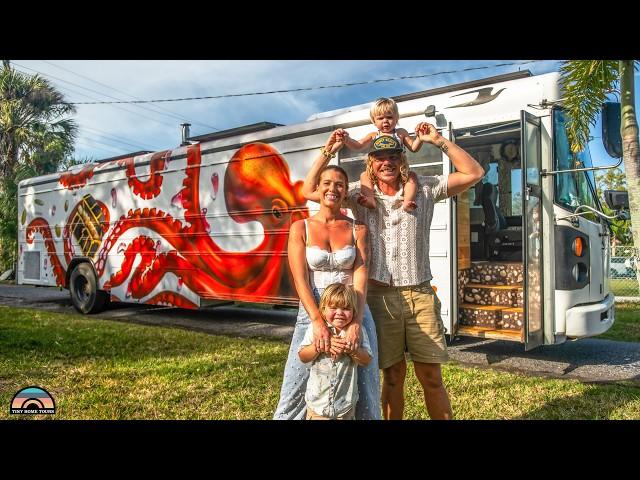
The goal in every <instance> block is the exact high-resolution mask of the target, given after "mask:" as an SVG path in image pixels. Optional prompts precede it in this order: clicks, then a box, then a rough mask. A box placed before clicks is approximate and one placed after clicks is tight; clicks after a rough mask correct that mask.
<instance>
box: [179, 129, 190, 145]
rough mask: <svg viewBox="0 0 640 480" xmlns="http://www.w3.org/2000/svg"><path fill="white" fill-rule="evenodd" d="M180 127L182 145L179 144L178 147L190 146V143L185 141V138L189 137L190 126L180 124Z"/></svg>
mask: <svg viewBox="0 0 640 480" xmlns="http://www.w3.org/2000/svg"><path fill="white" fill-rule="evenodd" d="M180 126H181V127H182V143H181V144H180V146H181V147H184V146H185V145H191V143H190V142H189V141H188V140H187V138H189V137H190V136H191V134H190V133H189V127H190V126H191V124H190V123H181V124H180Z"/></svg>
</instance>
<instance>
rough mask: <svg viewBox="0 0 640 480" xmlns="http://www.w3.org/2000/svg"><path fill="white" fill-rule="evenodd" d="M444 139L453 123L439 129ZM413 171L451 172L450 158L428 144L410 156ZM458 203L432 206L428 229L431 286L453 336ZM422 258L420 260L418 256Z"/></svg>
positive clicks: (438, 173)
mask: <svg viewBox="0 0 640 480" xmlns="http://www.w3.org/2000/svg"><path fill="white" fill-rule="evenodd" d="M438 131H439V132H440V134H441V135H442V136H443V137H444V138H448V139H451V124H449V126H448V128H442V129H440V128H439V129H438ZM410 158H412V159H415V160H414V161H410V163H411V170H413V171H415V172H416V174H418V175H446V174H448V173H450V172H451V161H450V160H449V157H448V156H447V155H445V154H444V153H443V152H442V151H441V150H440V149H439V148H437V147H435V146H432V145H429V144H426V145H423V146H422V148H421V149H420V152H419V155H416V154H413V155H411V157H410ZM455 218H456V217H455V202H454V200H453V199H452V198H447V199H445V200H442V201H440V202H438V203H436V204H435V205H434V207H433V218H432V220H431V228H430V230H429V263H430V267H431V275H432V276H433V279H432V280H431V285H433V287H434V288H435V289H436V293H437V295H438V298H439V300H440V303H441V311H440V315H441V316H442V322H443V323H444V326H445V329H446V333H447V334H448V335H450V336H451V338H453V335H454V334H455V331H456V328H457V322H458V319H457V315H456V310H457V302H455V301H453V299H455V298H456V297H457V291H458V290H457V262H456V255H455V251H456V250H455V249H456V242H455V239H456V231H455V221H454V219H455ZM418 260H419V259H418Z"/></svg>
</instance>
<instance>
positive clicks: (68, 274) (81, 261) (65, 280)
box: [64, 257, 97, 289]
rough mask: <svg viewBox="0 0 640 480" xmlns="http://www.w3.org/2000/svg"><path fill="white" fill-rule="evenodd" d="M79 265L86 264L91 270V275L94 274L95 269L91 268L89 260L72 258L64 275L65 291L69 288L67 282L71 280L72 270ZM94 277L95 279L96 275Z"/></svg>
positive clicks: (91, 264)
mask: <svg viewBox="0 0 640 480" xmlns="http://www.w3.org/2000/svg"><path fill="white" fill-rule="evenodd" d="M80 263H88V264H89V265H90V266H91V268H92V269H93V273H95V272H96V269H95V267H94V266H93V262H92V261H91V260H89V259H88V258H84V257H80V258H74V259H73V260H71V263H70V264H69V266H68V267H67V274H66V276H65V279H64V288H66V289H68V288H69V280H70V279H71V272H73V270H74V268H76V267H77V266H78V265H79V264H80ZM96 277H97V275H96Z"/></svg>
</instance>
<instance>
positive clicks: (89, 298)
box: [69, 262, 109, 313]
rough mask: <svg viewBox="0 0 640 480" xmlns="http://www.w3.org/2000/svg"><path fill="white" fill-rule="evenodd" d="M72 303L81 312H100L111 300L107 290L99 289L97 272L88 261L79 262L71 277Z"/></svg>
mask: <svg viewBox="0 0 640 480" xmlns="http://www.w3.org/2000/svg"><path fill="white" fill-rule="evenodd" d="M69 292H70V293H71V303H73V307H74V308H75V309H76V310H77V311H78V312H80V313H98V312H100V311H102V310H103V308H104V307H105V305H106V304H107V302H108V300H109V295H108V294H107V292H104V291H102V290H98V280H97V279H96V274H95V273H94V271H93V268H91V265H89V264H88V263H86V262H85V263H79V264H78V265H76V267H75V268H74V269H73V271H72V272H71V277H70V279H69Z"/></svg>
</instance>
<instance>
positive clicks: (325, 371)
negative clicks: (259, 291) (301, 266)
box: [298, 283, 372, 420]
mask: <svg viewBox="0 0 640 480" xmlns="http://www.w3.org/2000/svg"><path fill="white" fill-rule="evenodd" d="M357 301H358V299H357V296H356V292H355V290H354V289H353V287H352V286H350V285H345V284H343V283H332V284H331V285H329V286H328V287H327V288H326V289H325V290H324V292H323V293H322V296H321V297H320V315H322V318H323V320H324V321H325V322H327V326H328V327H329V329H330V330H331V331H332V333H333V336H332V337H331V355H329V354H326V353H318V351H316V347H315V345H314V343H313V328H311V326H309V328H308V329H307V332H306V334H305V336H304V339H303V340H302V343H301V344H300V349H299V350H298V356H299V357H300V360H301V361H302V362H304V363H308V362H313V364H312V365H311V372H310V374H309V380H308V382H307V392H306V394H305V401H306V403H307V420H353V419H354V415H355V409H356V408H355V407H356V402H357V401H358V365H362V366H366V365H368V364H369V362H370V361H371V357H372V352H371V346H370V345H369V338H368V337H367V332H366V331H365V330H364V329H362V330H360V332H361V333H362V337H361V343H362V345H361V346H360V347H359V348H357V349H356V350H352V349H351V345H350V344H349V343H347V342H346V340H344V336H345V334H346V330H345V328H346V327H347V325H349V323H351V320H352V319H353V316H354V315H355V314H356V305H357Z"/></svg>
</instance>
